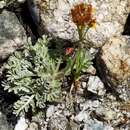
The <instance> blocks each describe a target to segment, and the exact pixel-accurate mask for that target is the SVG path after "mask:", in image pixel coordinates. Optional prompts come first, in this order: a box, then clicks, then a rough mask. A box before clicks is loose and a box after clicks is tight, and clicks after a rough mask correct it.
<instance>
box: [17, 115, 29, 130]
mask: <svg viewBox="0 0 130 130" xmlns="http://www.w3.org/2000/svg"><path fill="white" fill-rule="evenodd" d="M27 128H28V123H27V121H26V119H25V118H24V117H20V119H19V120H18V121H17V124H16V125H15V128H14V130H27Z"/></svg>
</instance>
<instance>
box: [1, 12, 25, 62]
mask: <svg viewBox="0 0 130 130" xmlns="http://www.w3.org/2000/svg"><path fill="white" fill-rule="evenodd" d="M25 42H27V37H26V33H25V30H24V28H23V27H22V25H20V23H19V21H18V19H17V17H16V16H15V14H14V13H12V12H8V11H3V12H2V13H1V14H0V61H3V60H4V59H6V58H7V57H8V56H9V55H10V54H12V53H13V52H14V51H15V50H16V49H18V48H19V47H21V46H22V45H23V44H24V43H25Z"/></svg>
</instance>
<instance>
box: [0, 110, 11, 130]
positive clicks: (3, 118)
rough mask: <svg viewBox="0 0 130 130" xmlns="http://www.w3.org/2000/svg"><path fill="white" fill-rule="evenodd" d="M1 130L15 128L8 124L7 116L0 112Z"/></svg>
mask: <svg viewBox="0 0 130 130" xmlns="http://www.w3.org/2000/svg"><path fill="white" fill-rule="evenodd" d="M0 130H13V127H12V126H11V125H9V123H8V122H7V118H6V116H5V115H4V114H3V113H2V112H0Z"/></svg>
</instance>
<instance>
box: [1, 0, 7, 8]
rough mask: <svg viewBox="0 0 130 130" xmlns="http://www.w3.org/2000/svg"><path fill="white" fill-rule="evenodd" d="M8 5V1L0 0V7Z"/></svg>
mask: <svg viewBox="0 0 130 130" xmlns="http://www.w3.org/2000/svg"><path fill="white" fill-rule="evenodd" d="M5 6H6V2H5V1H3V0H2V1H0V9H3V8H4V7H5Z"/></svg>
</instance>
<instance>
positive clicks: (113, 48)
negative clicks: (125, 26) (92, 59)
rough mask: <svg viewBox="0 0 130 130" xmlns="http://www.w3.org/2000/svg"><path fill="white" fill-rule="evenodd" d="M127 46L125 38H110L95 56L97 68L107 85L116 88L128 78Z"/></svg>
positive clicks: (128, 55)
mask: <svg viewBox="0 0 130 130" xmlns="http://www.w3.org/2000/svg"><path fill="white" fill-rule="evenodd" d="M129 44H130V41H129V39H128V38H127V37H124V36H120V35H119V36H115V37H112V38H110V40H109V41H108V42H107V43H106V44H105V45H104V46H103V47H102V49H101V51H100V54H99V55H98V56H97V68H98V70H99V72H100V75H101V77H102V79H103V80H104V82H106V83H107V84H108V85H113V86H117V85H118V84H121V83H122V82H123V81H125V80H127V79H128V78H129V77H130V54H129V51H128V50H129V46H128V45H129ZM126 83H127V82H126Z"/></svg>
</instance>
